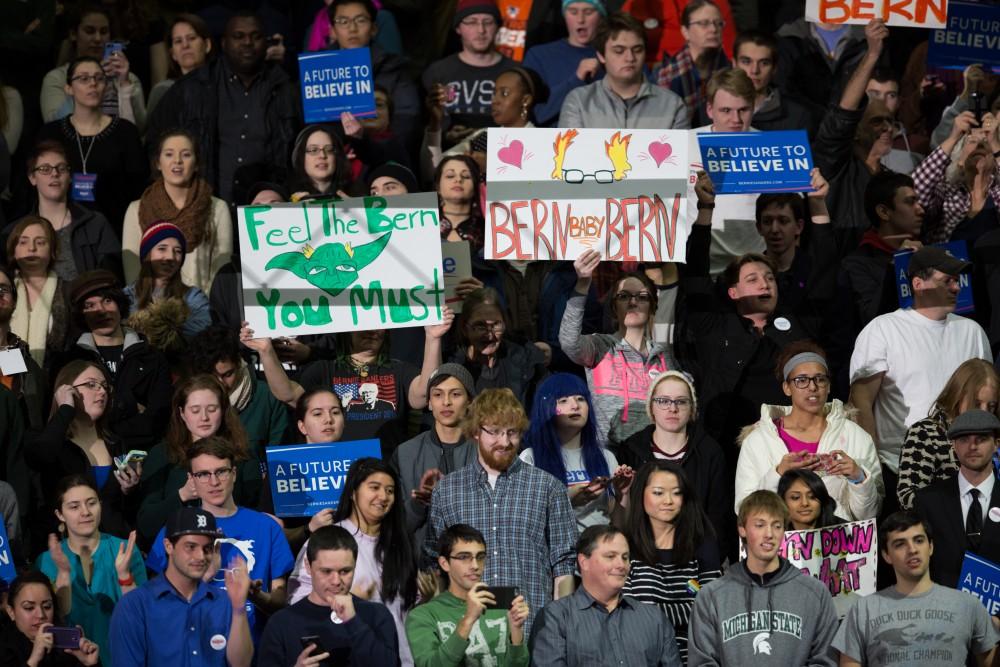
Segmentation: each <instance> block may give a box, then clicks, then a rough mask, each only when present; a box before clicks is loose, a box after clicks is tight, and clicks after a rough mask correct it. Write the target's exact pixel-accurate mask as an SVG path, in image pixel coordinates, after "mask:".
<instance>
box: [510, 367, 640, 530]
mask: <svg viewBox="0 0 1000 667" xmlns="http://www.w3.org/2000/svg"><path fill="white" fill-rule="evenodd" d="M524 442H525V445H527V447H526V448H525V450H524V451H523V452H521V460H522V461H524V462H525V463H530V464H532V465H534V466H536V467H538V468H540V469H542V470H544V471H545V472H547V473H549V474H550V475H552V476H553V477H555V478H556V479H564V480H566V490H567V493H568V494H569V501H570V504H571V505H573V511H574V513H575V514H576V525H577V528H578V529H579V530H580V532H583V530H584V529H585V528H586V527H587V526H593V525H597V524H607V523H610V521H611V511H612V509H613V507H614V506H615V504H616V503H617V498H620V497H621V496H622V495H623V494H624V493H626V492H627V490H628V487H629V484H631V482H632V469H631V468H629V467H628V466H619V465H618V461H617V460H616V459H615V455H614V454H612V453H611V452H610V451H608V450H607V449H606V448H605V447H601V445H600V443H599V442H598V440H597V421H596V419H595V417H594V411H593V404H592V403H591V400H590V391H589V390H588V389H587V385H586V384H584V382H583V380H581V379H580V378H579V377H578V376H576V375H570V374H569V373H556V374H555V375H551V376H549V377H548V378H546V379H545V380H544V381H543V382H542V384H541V385H539V387H538V391H537V392H536V393H535V400H534V404H533V405H532V408H531V426H530V427H529V428H528V433H527V434H526V435H525V438H524ZM612 475H613V476H612Z"/></svg>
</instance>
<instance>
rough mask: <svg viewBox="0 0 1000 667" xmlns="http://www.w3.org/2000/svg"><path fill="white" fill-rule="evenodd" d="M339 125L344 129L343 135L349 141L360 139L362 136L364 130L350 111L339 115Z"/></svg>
mask: <svg viewBox="0 0 1000 667" xmlns="http://www.w3.org/2000/svg"><path fill="white" fill-rule="evenodd" d="M340 124H341V125H342V126H343V127H344V134H346V135H347V136H348V137H350V138H351V139H360V138H361V137H362V136H364V133H365V130H364V128H363V127H362V126H361V122H360V121H359V120H358V119H357V118H355V117H354V114H352V113H351V112H350V111H345V112H343V113H341V114H340Z"/></svg>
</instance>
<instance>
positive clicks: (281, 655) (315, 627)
mask: <svg viewBox="0 0 1000 667" xmlns="http://www.w3.org/2000/svg"><path fill="white" fill-rule="evenodd" d="M353 468H354V466H351V469H352V470H353ZM357 560H358V543H357V542H355V540H354V538H353V537H351V534H350V533H349V532H348V531H347V530H346V529H344V528H342V527H340V526H323V527H322V528H320V529H319V530H317V531H316V532H315V533H313V535H312V537H311V538H310V539H309V543H308V545H307V547H306V557H305V561H304V567H305V570H306V571H307V572H308V573H309V576H310V580H311V581H312V590H310V591H309V595H308V596H306V597H304V598H303V599H301V600H299V601H298V602H296V603H295V604H293V605H291V606H289V607H287V608H285V609H282V610H281V611H279V612H278V613H276V614H275V615H274V616H272V617H271V620H270V621H268V623H267V628H266V629H265V630H264V636H263V637H262V638H261V640H260V652H259V654H258V656H257V664H259V665H294V666H295V667H323V665H325V664H330V663H333V664H336V665H350V666H351V667H376V666H381V665H396V664H398V661H399V655H400V646H399V640H398V639H397V635H396V628H395V626H394V624H393V621H392V616H391V615H390V614H389V611H388V610H387V609H386V608H385V607H384V606H383V605H381V604H378V603H376V602H370V601H368V600H366V599H364V597H362V596H359V595H357V594H355V593H354V592H353V589H352V586H353V584H354V568H355V566H356V564H357ZM327 659H330V663H326V662H324V661H326V660H327Z"/></svg>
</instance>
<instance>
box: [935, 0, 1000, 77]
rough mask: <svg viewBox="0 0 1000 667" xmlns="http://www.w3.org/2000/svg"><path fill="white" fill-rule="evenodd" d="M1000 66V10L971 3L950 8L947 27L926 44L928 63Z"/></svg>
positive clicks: (955, 4) (958, 65)
mask: <svg viewBox="0 0 1000 667" xmlns="http://www.w3.org/2000/svg"><path fill="white" fill-rule="evenodd" d="M975 63H979V64H981V65H984V66H986V67H989V66H991V65H992V66H993V67H1000V7H998V6H995V5H986V4H972V3H968V2H952V3H951V4H950V5H949V6H948V25H947V27H946V28H945V29H944V30H935V31H933V32H932V33H931V36H930V39H929V40H928V42H927V64H928V65H936V66H938V67H965V66H967V65H972V64H975Z"/></svg>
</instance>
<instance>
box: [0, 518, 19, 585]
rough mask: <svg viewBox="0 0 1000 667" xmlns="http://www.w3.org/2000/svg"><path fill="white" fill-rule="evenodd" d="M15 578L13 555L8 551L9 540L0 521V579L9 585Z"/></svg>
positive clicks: (5, 529)
mask: <svg viewBox="0 0 1000 667" xmlns="http://www.w3.org/2000/svg"><path fill="white" fill-rule="evenodd" d="M16 576H17V569H16V568H15V567H14V553H13V552H12V551H11V549H10V540H8V539H7V526H5V525H4V522H3V521H0V579H2V580H3V581H5V582H7V583H8V584H9V583H10V582H12V581H14V577H16ZM4 590H6V588H4Z"/></svg>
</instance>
